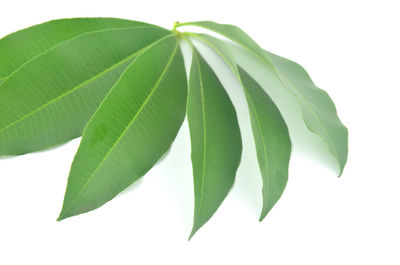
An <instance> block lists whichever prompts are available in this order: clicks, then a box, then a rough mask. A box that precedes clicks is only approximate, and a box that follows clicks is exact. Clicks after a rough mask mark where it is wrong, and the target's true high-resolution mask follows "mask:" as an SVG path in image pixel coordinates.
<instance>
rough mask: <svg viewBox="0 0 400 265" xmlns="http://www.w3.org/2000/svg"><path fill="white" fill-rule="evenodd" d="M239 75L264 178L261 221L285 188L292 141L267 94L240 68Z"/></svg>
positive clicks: (279, 114) (280, 116)
mask: <svg viewBox="0 0 400 265" xmlns="http://www.w3.org/2000/svg"><path fill="white" fill-rule="evenodd" d="M239 73H240V77H241V83H242V86H243V87H244V90H245V95H246V100H247V102H248V106H249V112H250V118H251V125H252V129H253V136H254V141H255V145H256V150H257V160H258V164H259V168H260V171H261V175H262V179H263V208H262V210H261V215H260V221H262V220H263V219H264V218H265V216H266V215H267V214H268V212H269V211H270V210H271V209H272V207H273V206H274V205H275V204H276V202H277V201H278V200H279V198H280V197H281V195H282V193H283V191H284V189H285V187H286V183H287V180H288V170H289V161H290V154H291V141H290V136H289V130H288V128H287V126H286V123H285V121H284V119H283V117H282V115H281V113H280V112H279V110H278V108H277V107H276V105H275V104H274V102H273V101H272V100H271V98H270V97H269V96H268V94H267V93H265V91H264V90H263V89H262V87H261V86H260V85H259V84H258V83H257V82H256V81H255V80H254V79H253V78H252V77H251V76H250V75H249V74H248V73H247V72H246V71H244V70H243V69H242V68H241V67H239Z"/></svg>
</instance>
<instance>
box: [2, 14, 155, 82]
mask: <svg viewBox="0 0 400 265" xmlns="http://www.w3.org/2000/svg"><path fill="white" fill-rule="evenodd" d="M146 25H147V26H150V24H147V23H144V22H139V21H131V20H124V19H117V18H72V19H58V20H51V21H48V22H45V23H42V24H39V25H35V26H32V27H29V28H26V29H23V30H20V31H17V32H14V33H11V34H9V35H7V36H5V37H4V38H2V39H0V79H2V78H5V77H7V76H9V75H10V74H11V73H12V72H14V71H15V70H16V69H17V68H18V67H20V66H21V65H23V64H24V63H26V62H27V61H29V60H30V59H32V58H34V57H35V56H37V55H39V54H41V53H43V52H45V51H47V50H49V49H50V48H52V47H54V46H55V45H57V44H59V43H61V42H63V41H66V40H69V39H72V38H75V37H77V36H79V35H82V34H85V33H88V32H92V31H97V30H104V29H114V28H130V27H136V26H146ZM27 40H29V41H27Z"/></svg>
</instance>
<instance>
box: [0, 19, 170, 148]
mask: <svg viewBox="0 0 400 265" xmlns="http://www.w3.org/2000/svg"><path fill="white" fill-rule="evenodd" d="M170 34H171V33H170V32H169V31H167V30H164V29H160V28H154V27H147V26H145V27H136V28H132V29H109V30H103V31H96V32H91V33H86V34H85V35H82V36H79V37H77V38H74V39H71V40H68V41H65V42H62V43H61V44H59V45H57V46H55V47H53V48H51V49H50V50H48V51H47V52H45V53H43V54H41V55H39V56H37V57H35V58H34V59H32V60H30V61H29V62H27V63H26V64H24V65H23V66H21V67H20V68H18V70H17V71H15V72H13V74H11V75H10V76H9V77H7V78H6V79H5V80H4V81H3V82H2V83H1V84H0V155H18V154H23V153H26V152H31V151H36V150H40V149H43V148H47V147H49V146H53V145H56V144H60V143H63V142H65V141H67V140H70V139H72V138H74V137H77V136H80V135H81V133H82V130H83V128H84V126H85V124H86V122H87V121H88V119H89V118H90V116H91V115H92V114H93V113H94V111H95V110H96V108H97V107H98V105H99V104H100V102H101V101H102V99H103V98H104V96H105V95H106V94H107V92H108V91H109V89H110V88H111V87H112V86H113V84H114V83H115V82H116V81H117V80H118V78H119V76H120V74H121V73H122V72H123V71H124V69H125V68H126V67H127V66H128V64H129V63H130V62H131V61H132V60H133V59H134V57H135V56H136V55H137V54H138V53H140V52H141V50H143V49H144V48H145V47H146V46H148V45H151V44H152V43H153V42H155V41H156V40H158V39H160V38H162V37H164V36H166V35H170Z"/></svg>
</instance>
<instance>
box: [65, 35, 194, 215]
mask: <svg viewBox="0 0 400 265" xmlns="http://www.w3.org/2000/svg"><path fill="white" fill-rule="evenodd" d="M186 97H187V82H186V74H185V70H184V64H183V57H182V54H181V51H180V49H179V42H178V40H177V39H176V38H175V37H173V36H172V35H171V36H169V37H166V38H163V39H162V40H160V41H158V42H156V43H155V44H153V45H152V46H151V47H150V48H148V49H147V50H146V51H144V52H143V53H142V54H141V55H140V56H138V57H137V59H136V60H135V61H134V62H132V64H131V65H130V66H129V67H128V68H127V70H126V71H125V72H124V74H123V75H122V76H121V78H120V80H119V81H118V82H117V83H116V84H115V86H114V87H113V88H112V90H111V91H110V93H109V94H108V95H107V97H106V98H105V99H104V101H103V102H102V104H101V105H100V107H99V109H98V110H97V111H96V113H95V114H94V115H93V117H92V118H91V120H90V121H89V123H88V125H87V127H86V128H85V130H84V132H83V136H82V141H81V144H80V146H79V150H78V152H77V154H76V156H75V159H74V161H73V163H72V167H71V172H70V175H69V179H68V185H67V190H66V193H65V198H64V204H63V208H62V211H61V213H60V216H59V218H58V220H62V219H64V218H67V217H69V216H73V215H77V214H80V213H83V212H87V211H90V210H92V209H95V208H97V207H99V206H101V205H103V204H104V203H106V202H107V201H109V200H111V199H112V198H113V197H115V196H116V195H117V194H118V193H119V192H121V191H122V190H123V189H125V188H126V187H128V186H129V185H130V184H132V183H133V182H134V181H136V180H137V179H138V178H140V177H141V176H143V175H144V174H145V173H146V172H147V171H148V170H149V169H151V168H152V166H153V165H154V164H155V163H156V162H157V160H158V159H160V157H162V155H163V154H164V153H165V152H166V151H167V150H168V149H169V147H170V145H171V143H172V142H173V140H174V138H175V136H176V134H177V132H178V130H179V128H180V126H181V124H182V122H183V119H184V117H185V109H186Z"/></svg>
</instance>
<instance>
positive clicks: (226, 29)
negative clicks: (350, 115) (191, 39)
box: [180, 21, 348, 176]
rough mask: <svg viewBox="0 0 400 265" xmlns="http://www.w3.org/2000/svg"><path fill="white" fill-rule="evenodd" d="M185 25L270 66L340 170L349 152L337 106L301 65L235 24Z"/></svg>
mask: <svg viewBox="0 0 400 265" xmlns="http://www.w3.org/2000/svg"><path fill="white" fill-rule="evenodd" d="M185 25H190V26H198V27H202V28H205V29H208V30H211V31H214V32H216V33H218V34H220V35H222V36H224V37H226V38H228V39H230V40H232V41H233V42H235V43H237V44H239V45H240V46H242V47H243V48H245V49H246V50H247V51H249V52H250V53H252V54H254V55H255V56H256V57H258V58H259V59H260V60H261V61H262V62H264V63H265V64H266V65H267V66H268V67H271V68H272V69H273V70H274V71H275V73H276V75H277V76H278V78H279V80H280V81H281V82H282V84H283V85H284V86H285V87H286V88H287V89H288V90H289V91H290V92H292V93H293V94H294V95H295V96H296V98H297V100H298V102H299V104H300V106H301V109H302V113H303V119H304V122H305V124H306V126H307V128H308V129H309V130H310V131H311V132H313V133H315V134H316V135H318V136H319V137H320V138H321V139H322V140H323V141H324V142H325V143H326V144H327V146H328V150H329V151H330V153H331V154H332V155H333V157H334V158H335V159H336V161H337V163H338V166H339V176H340V175H341V174H342V173H343V169H344V167H345V165H346V162H347V153H348V132H347V128H346V127H345V126H344V125H343V123H342V122H341V121H340V119H339V117H338V116H337V113H336V108H335V106H334V103H333V101H332V100H331V98H330V97H329V95H328V94H327V93H326V92H325V91H323V90H321V89H320V88H318V87H317V86H315V84H314V83H313V82H312V81H311V79H310V78H309V75H308V74H307V73H306V71H305V70H304V69H303V68H302V67H300V66H299V65H298V64H296V63H294V62H291V61H289V60H287V59H283V58H282V57H279V56H276V55H274V54H272V53H269V52H267V51H264V50H263V49H262V48H261V47H260V46H259V45H258V44H257V43H256V42H255V41H254V40H253V39H252V38H251V37H250V36H249V35H247V34H246V33H245V32H244V31H243V30H241V29H240V28H238V27H236V26H233V25H228V24H218V23H215V22H211V21H198V22H186V23H181V24H180V26H185ZM294 77H296V78H294ZM313 106H316V107H315V108H314V107H313Z"/></svg>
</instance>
